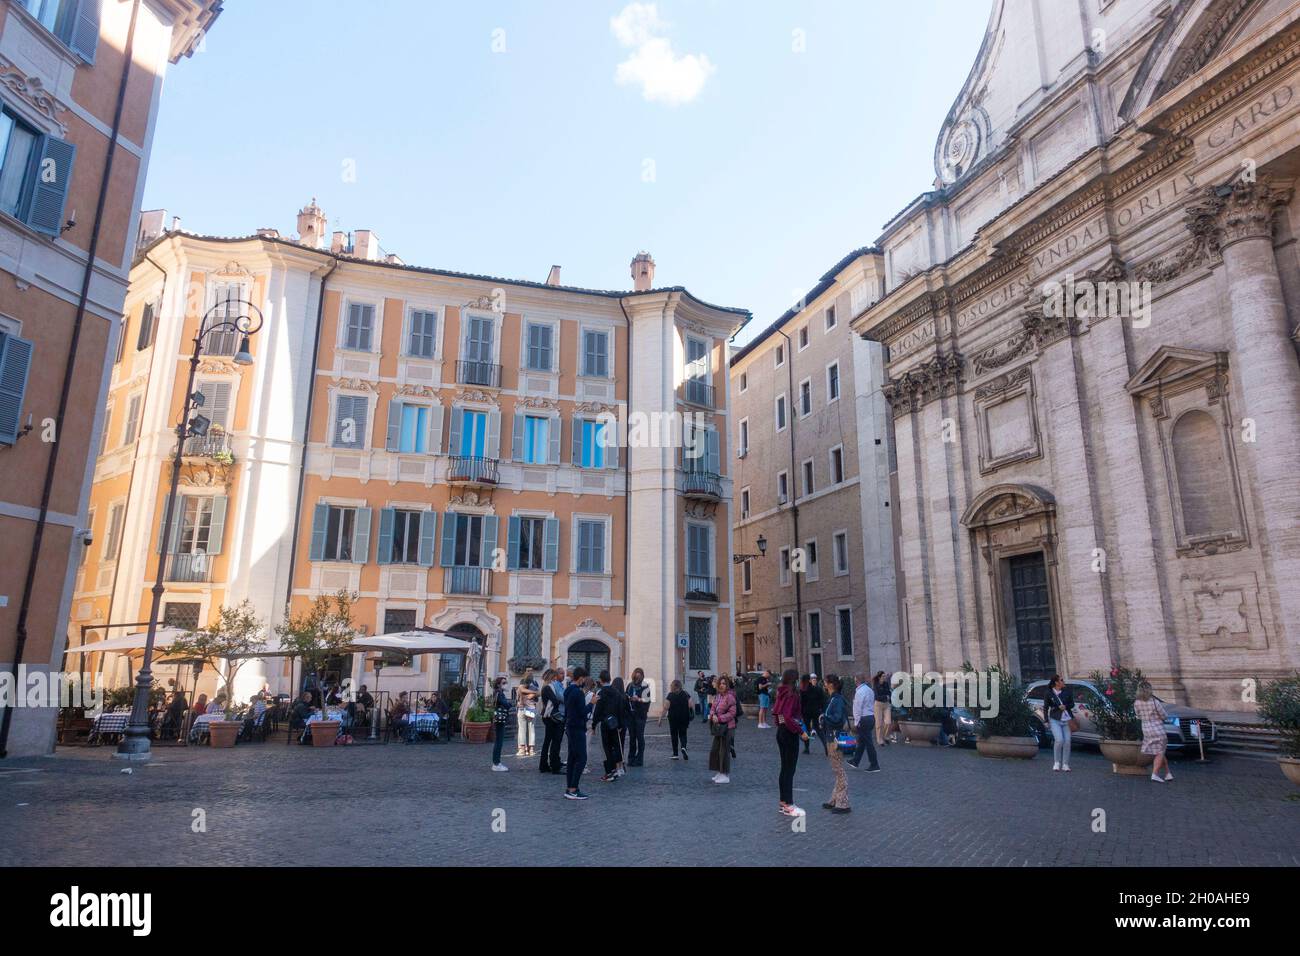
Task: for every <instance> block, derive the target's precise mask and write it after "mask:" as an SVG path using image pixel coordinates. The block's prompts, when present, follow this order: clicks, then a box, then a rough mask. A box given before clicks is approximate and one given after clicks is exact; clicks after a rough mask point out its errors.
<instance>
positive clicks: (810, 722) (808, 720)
mask: <svg viewBox="0 0 1300 956" xmlns="http://www.w3.org/2000/svg"><path fill="white" fill-rule="evenodd" d="M817 718H818V715H817V714H804V715H803V725H804V726H805V727H807V728H808V737H809V739H808V740H805V741H804V742H803V752H804V753H807V752H808V745H809V744H810V743H812V732H813V731H814V730H816V731H817V739H818V740H820V741H821V742H822V753H829V751H828V750H827V748H826V738H825V736H823V734H822V732H821V731H820V730H819V729H818V727H817V725H818V723H820V721H819V720H818V719H817Z"/></svg>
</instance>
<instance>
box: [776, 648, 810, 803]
mask: <svg viewBox="0 0 1300 956" xmlns="http://www.w3.org/2000/svg"><path fill="white" fill-rule="evenodd" d="M798 682H799V672H798V671H796V670H794V669H793V668H791V669H790V670H787V671H786V672H785V673H783V674H782V675H781V686H780V687H778V688H777V689H776V703H775V704H773V705H772V716H773V717H774V718H775V719H776V746H777V749H779V750H780V751H781V776H780V778H779V786H780V790H781V798H780V799H781V802H780V806H779V809H780V812H781V813H782V814H784V815H785V816H787V817H801V816H803V815H804V811H803V810H802V809H801V808H800V807H797V806H795V803H794V768H795V764H796V763H798V762H799V741H801V740H807V739H808V732H807V730H806V729H805V728H804V726H803V722H802V721H801V720H800V714H801V712H802V710H803V706H802V704H801V703H800V700H799V687H798Z"/></svg>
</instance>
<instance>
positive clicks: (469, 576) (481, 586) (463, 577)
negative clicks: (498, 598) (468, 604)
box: [442, 567, 492, 597]
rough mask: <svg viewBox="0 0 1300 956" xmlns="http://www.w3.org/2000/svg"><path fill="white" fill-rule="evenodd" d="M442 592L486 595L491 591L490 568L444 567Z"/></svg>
mask: <svg viewBox="0 0 1300 956" xmlns="http://www.w3.org/2000/svg"><path fill="white" fill-rule="evenodd" d="M442 590H443V593H444V594H473V595H478V596H480V597H486V596H487V595H489V594H491V593H492V569H491V568H462V567H452V568H446V569H445V573H444V575H443V579H442Z"/></svg>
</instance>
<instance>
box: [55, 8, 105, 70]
mask: <svg viewBox="0 0 1300 956" xmlns="http://www.w3.org/2000/svg"><path fill="white" fill-rule="evenodd" d="M101 5H102V0H79V2H78V3H77V12H76V15H75V16H70V17H68V20H67V24H68V25H67V27H66V28H65V30H64V32H65V33H67V36H66V37H62V38H61V39H63V40H64V42H66V43H67V44H68V46H69V47H71V48H72V51H73V52H74V53H76V54H77V55H78V56H79V57H81V58H82V59H83V60H85V61H86V62H87V63H94V62H95V48H96V47H98V46H99V9H100V6H101Z"/></svg>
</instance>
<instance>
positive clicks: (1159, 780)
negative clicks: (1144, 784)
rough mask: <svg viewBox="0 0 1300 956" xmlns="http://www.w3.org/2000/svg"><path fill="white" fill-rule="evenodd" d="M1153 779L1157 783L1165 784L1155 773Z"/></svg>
mask: <svg viewBox="0 0 1300 956" xmlns="http://www.w3.org/2000/svg"><path fill="white" fill-rule="evenodd" d="M1151 779H1152V780H1154V781H1155V782H1156V783H1164V780H1162V779H1161V778H1160V777H1159V776H1158V775H1157V774H1154V773H1153V774H1152V775H1151Z"/></svg>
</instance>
